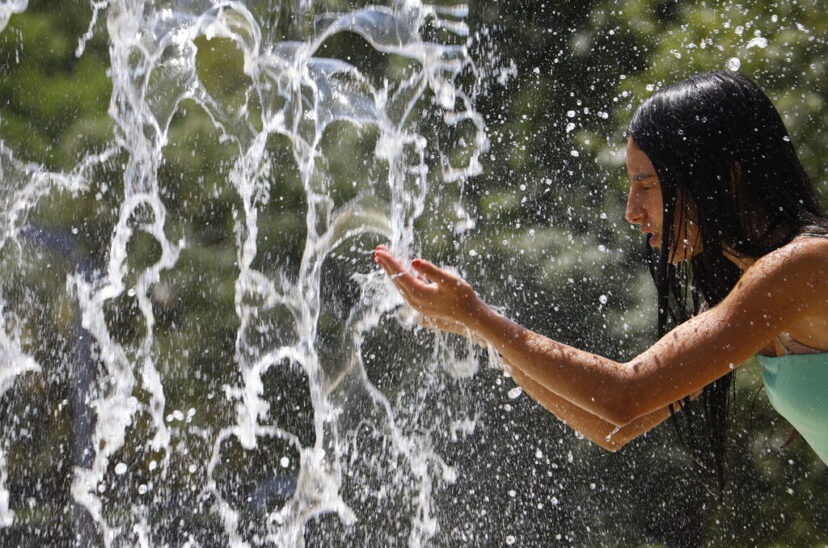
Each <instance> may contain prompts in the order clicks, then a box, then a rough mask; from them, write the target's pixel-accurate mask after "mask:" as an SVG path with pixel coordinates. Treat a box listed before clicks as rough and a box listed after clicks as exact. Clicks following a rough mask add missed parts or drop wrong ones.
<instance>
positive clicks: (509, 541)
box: [506, 535, 515, 546]
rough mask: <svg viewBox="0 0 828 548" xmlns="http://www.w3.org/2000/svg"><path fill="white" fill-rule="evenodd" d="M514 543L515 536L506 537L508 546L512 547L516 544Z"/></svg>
mask: <svg viewBox="0 0 828 548" xmlns="http://www.w3.org/2000/svg"><path fill="white" fill-rule="evenodd" d="M514 543H515V537H514V536H512V535H508V536H507V537H506V544H508V545H509V546H511V545H512V544H514Z"/></svg>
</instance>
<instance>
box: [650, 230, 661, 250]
mask: <svg viewBox="0 0 828 548" xmlns="http://www.w3.org/2000/svg"><path fill="white" fill-rule="evenodd" d="M647 244H649V245H650V247H661V234H659V233H658V232H651V233H648V235H647Z"/></svg>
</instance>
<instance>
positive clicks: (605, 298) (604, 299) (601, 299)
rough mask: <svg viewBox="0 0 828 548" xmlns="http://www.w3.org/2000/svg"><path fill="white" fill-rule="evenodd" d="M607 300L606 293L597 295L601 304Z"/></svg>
mask: <svg viewBox="0 0 828 548" xmlns="http://www.w3.org/2000/svg"><path fill="white" fill-rule="evenodd" d="M608 300H609V299H608V298H607V296H606V295H601V296H600V297H598V302H599V303H601V304H607V301H608Z"/></svg>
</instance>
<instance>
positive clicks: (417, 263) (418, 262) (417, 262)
mask: <svg viewBox="0 0 828 548" xmlns="http://www.w3.org/2000/svg"><path fill="white" fill-rule="evenodd" d="M411 266H413V267H414V268H420V267H421V266H423V261H421V260H420V259H414V260H413V261H411Z"/></svg>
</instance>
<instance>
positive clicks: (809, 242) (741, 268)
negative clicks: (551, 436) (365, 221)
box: [374, 72, 828, 463]
mask: <svg viewBox="0 0 828 548" xmlns="http://www.w3.org/2000/svg"><path fill="white" fill-rule="evenodd" d="M626 152H627V172H628V176H629V182H630V190H629V197H628V201H627V209H626V218H627V220H628V221H629V222H631V223H634V224H636V225H638V226H639V227H640V229H641V232H642V233H644V234H647V235H648V238H647V239H648V245H649V247H650V248H651V249H652V250H653V254H654V255H655V256H654V257H653V260H652V261H651V264H652V268H651V270H652V272H653V279H654V281H655V283H656V286H657V289H658V303H659V318H658V326H659V332H660V334H661V335H662V336H661V339H659V340H658V341H657V342H656V343H655V344H654V345H653V346H652V347H650V348H649V349H648V350H646V351H645V352H643V353H642V354H641V355H639V356H636V357H635V358H634V359H632V360H631V361H629V362H627V363H619V362H616V361H613V360H611V359H608V358H605V357H603V356H598V355H595V354H592V353H589V352H585V351H582V350H578V349H576V348H573V347H571V346H567V345H565V344H561V343H559V342H556V341H553V340H551V339H549V338H547V337H544V336H543V335H540V334H538V333H534V332H532V331H529V330H527V329H525V328H523V327H521V326H520V325H518V324H516V323H514V322H512V321H510V320H509V319H507V318H505V317H503V316H501V315H500V314H498V313H497V312H495V311H494V310H492V309H491V308H489V307H488V306H486V304H485V303H484V302H483V301H482V300H481V299H480V298H479V297H478V296H477V294H476V293H475V292H474V290H473V289H472V288H471V286H469V284H468V283H466V282H465V281H463V280H462V279H460V278H458V277H457V276H455V275H453V274H451V273H449V272H446V271H445V270H441V269H439V268H438V267H436V266H434V265H433V264H431V263H429V262H428V261H425V260H421V259H417V260H414V261H413V262H412V266H413V268H414V270H415V271H416V273H411V272H410V271H408V270H406V268H405V267H404V266H403V264H402V263H401V262H400V261H399V260H398V259H396V258H395V257H394V256H393V255H392V254H391V253H390V251H389V250H388V249H386V248H384V247H378V248H377V250H376V251H375V255H374V260H375V261H376V262H377V263H379V264H380V265H381V266H382V268H383V269H384V270H385V271H386V272H387V273H388V274H389V275H390V276H391V278H392V280H393V282H394V284H395V285H396V287H397V288H398V289H399V291H400V292H401V293H402V295H403V296H404V298H405V299H406V300H407V301H408V303H409V304H410V305H411V306H412V307H414V308H415V309H416V310H417V311H418V312H419V313H420V314H422V316H423V323H424V324H426V325H429V326H433V327H438V328H441V329H444V330H447V331H453V332H457V333H469V332H470V333H471V334H472V335H473V336H475V337H477V338H480V339H484V340H485V341H487V342H488V343H489V344H491V345H492V346H494V348H495V349H496V350H497V351H498V352H499V353H500V354H501V355H502V356H503V358H504V359H505V360H506V362H507V363H509V364H510V366H511V370H512V376H513V378H514V379H515V381H516V382H517V383H518V384H520V385H521V386H522V387H523V388H524V390H525V391H526V392H527V393H528V394H529V395H530V396H532V397H533V398H534V399H535V400H537V401H538V402H540V403H541V404H542V405H544V406H545V407H546V408H547V409H548V410H549V411H551V412H552V413H554V414H555V415H557V416H558V417H559V418H560V419H561V420H563V421H564V422H565V423H567V424H568V425H570V426H571V427H572V428H574V429H575V430H577V431H579V432H581V433H582V434H583V435H584V436H586V437H587V438H589V439H590V440H592V441H593V442H595V443H597V444H598V445H600V446H602V447H604V448H606V449H608V450H611V451H614V450H617V449H619V448H620V447H621V446H622V445H624V444H625V443H626V442H627V441H629V440H631V439H633V438H635V437H636V436H638V435H640V434H642V433H644V432H646V431H647V430H649V429H650V428H652V427H653V426H655V425H656V424H658V423H660V422H661V421H663V420H664V419H665V418H667V417H669V416H670V415H671V414H672V413H673V410H674V409H678V408H679V407H681V404H682V402H683V401H688V399H689V398H691V397H695V396H697V395H698V394H699V393H700V392H701V394H702V395H701V399H702V403H703V407H704V409H705V410H706V413H707V419H708V420H707V423H706V427H707V428H708V429H709V430H710V432H709V434H710V436H709V439H710V440H711V443H712V451H713V452H714V453H715V454H716V455H718V458H719V463H720V462H721V461H720V459H721V453H722V449H723V447H724V437H723V432H724V418H725V412H726V409H727V396H728V392H729V390H728V383H729V381H730V373H731V372H732V370H733V369H734V368H735V367H737V366H738V365H740V364H742V363H743V362H744V361H745V360H747V359H748V358H749V357H751V356H753V355H757V354H758V357H759V364H760V366H761V368H762V376H763V379H764V382H765V388H766V391H767V393H768V397H769V399H770V401H771V403H772V404H773V405H774V407H775V408H776V409H777V410H778V411H779V412H780V413H781V414H782V415H783V416H784V417H785V418H786V419H788V421H789V422H790V423H791V424H792V425H793V426H794V427H795V428H796V429H797V430H798V431H799V432H800V434H801V435H802V437H803V438H805V440H807V441H808V443H809V444H810V445H811V447H813V449H814V451H816V453H817V454H818V455H819V457H820V458H821V459H822V460H823V461H824V462H826V463H828V218H826V215H825V213H824V211H823V210H822V208H821V207H820V206H819V204H818V203H817V200H816V198H815V196H814V191H813V188H812V186H811V184H810V181H809V179H808V176H807V175H806V174H805V172H804V170H803V168H802V166H801V164H800V162H799V159H798V158H797V155H796V152H795V150H794V148H793V145H792V144H791V142H790V139H789V137H788V134H787V131H786V129H785V127H784V125H783V123H782V120H781V118H780V116H779V113H778V112H777V111H776V109H775V108H774V107H773V105H772V104H771V102H770V100H769V99H768V98H767V96H765V94H764V93H763V92H762V91H761V90H760V89H759V88H758V87H757V86H756V85H755V84H754V83H753V82H751V81H750V80H749V79H748V78H746V77H744V76H742V75H740V74H738V73H734V72H711V73H706V74H701V75H697V76H694V77H692V78H690V79H688V80H685V81H683V82H680V83H678V84H675V85H673V86H671V87H668V88H666V89H663V90H661V91H659V92H657V93H656V94H655V95H653V96H652V97H650V98H649V99H648V100H647V101H645V102H644V103H643V104H642V105H641V107H640V108H639V109H638V111H637V112H636V113H635V115H634V117H633V120H632V122H631V124H630V128H629V138H628V140H627V151H626ZM417 273H418V274H417Z"/></svg>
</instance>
